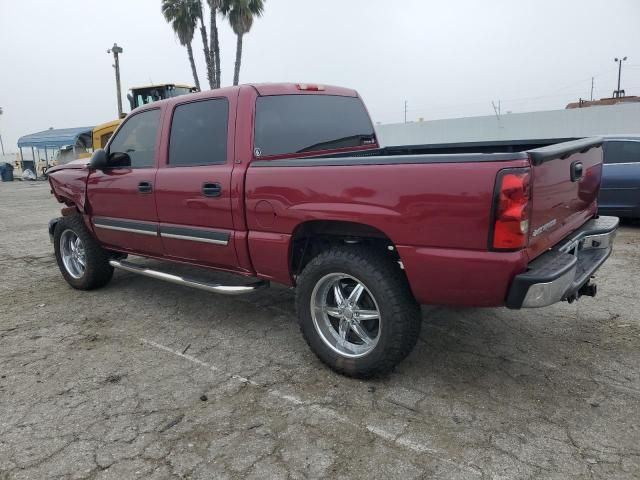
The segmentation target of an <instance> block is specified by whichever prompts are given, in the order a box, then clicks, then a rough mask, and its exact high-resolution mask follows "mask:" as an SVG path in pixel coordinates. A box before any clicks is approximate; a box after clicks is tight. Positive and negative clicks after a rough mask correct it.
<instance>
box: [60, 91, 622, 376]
mask: <svg viewBox="0 0 640 480" xmlns="http://www.w3.org/2000/svg"><path fill="white" fill-rule="evenodd" d="M601 144H602V139H600V138H594V139H581V140H576V141H572V142H566V143H560V144H550V145H546V146H542V147H538V148H534V149H530V150H527V151H517V145H514V144H510V145H508V147H505V146H504V145H496V146H495V147H494V151H492V152H489V153H487V152H488V151H489V150H490V148H489V146H487V145H485V146H484V147H483V152H484V153H478V151H477V150H475V149H474V147H469V146H464V145H460V146H455V145H452V146H449V147H447V148H440V149H439V150H437V151H433V150H429V148H424V149H423V148H421V147H410V146H397V147H386V148H380V147H379V146H378V142H377V139H376V135H375V131H374V128H373V125H372V122H371V120H370V118H369V115H368V114H367V111H366V108H365V106H364V104H363V102H362V100H361V99H360V97H359V96H358V94H357V93H356V92H355V91H353V90H349V89H345V88H339V87H329V86H319V85H308V84H271V85H243V86H239V87H229V88H223V89H218V90H210V91H206V92H201V93H197V94H193V95H185V96H181V97H178V98H172V99H168V100H164V101H160V102H156V103H153V104H150V105H145V106H142V107H140V108H137V109H136V110H135V111H133V112H132V113H131V114H130V115H129V116H128V117H127V118H126V119H125V120H124V122H123V123H122V125H121V126H120V127H119V128H118V130H117V131H116V132H115V134H114V135H113V137H112V138H111V139H110V141H109V143H108V145H107V147H106V150H98V151H96V152H95V153H94V155H93V157H92V158H91V161H90V162H89V163H87V162H86V161H82V160H78V161H75V162H71V163H68V164H66V165H61V166H57V167H54V168H52V169H51V170H50V171H49V182H50V184H51V188H52V192H53V194H54V195H55V197H56V199H57V200H58V201H59V202H62V203H64V204H65V208H63V209H62V217H60V218H55V219H53V220H52V221H51V222H50V224H49V233H50V235H51V238H52V240H53V242H54V248H55V254H56V259H57V261H58V265H59V267H60V270H61V272H62V275H63V277H64V278H65V280H66V281H67V282H68V283H69V284H70V285H71V286H72V287H74V288H77V289H82V290H89V289H94V288H98V287H101V286H103V285H105V284H106V283H108V282H109V281H110V280H111V277H112V275H113V269H114V268H119V269H123V270H126V271H129V272H134V273H137V274H141V275H145V276H148V277H152V278H156V279H162V280H166V281H170V282H174V283H178V284H181V285H187V286H191V287H195V288H200V289H203V290H207V291H212V292H217V293H222V294H233V295H235V294H242V293H247V292H251V291H253V290H255V289H257V288H261V287H264V286H266V285H267V284H268V282H270V281H273V282H278V283H281V284H285V285H290V286H295V287H296V306H297V312H298V318H299V324H300V327H301V330H302V333H303V335H304V337H305V339H306V341H307V342H308V344H309V345H310V347H311V348H312V350H313V351H314V352H315V353H316V354H317V355H318V357H319V358H320V359H321V360H322V361H323V362H325V363H326V364H327V365H329V366H330V367H331V368H333V369H335V370H337V371H339V372H342V373H345V374H348V375H352V376H358V377H368V376H371V375H377V374H380V373H383V372H386V371H389V370H390V369H392V368H393V366H394V365H396V364H397V363H398V362H400V361H401V360H402V359H403V358H404V357H406V356H407V355H408V354H409V352H410V351H411V349H412V348H413V347H414V345H415V343H416V340H417V338H418V333H419V331H420V325H421V320H422V319H421V314H420V308H419V305H420V304H445V305H457V306H480V307H494V306H501V305H506V306H507V307H509V308H515V309H518V308H523V307H543V306H546V305H551V304H553V303H555V302H558V301H561V300H567V301H573V300H576V299H578V298H579V297H580V296H581V295H590V296H594V295H595V293H596V288H595V285H594V284H593V283H592V280H591V279H592V275H593V274H594V273H595V271H596V270H597V269H598V268H599V267H600V266H601V265H602V263H603V262H604V261H605V260H606V259H607V257H608V256H609V254H610V252H611V247H612V242H613V238H614V235H615V231H616V228H617V224H618V219H617V218H615V217H599V218H598V217H596V208H597V203H596V198H597V195H598V189H599V186H600V177H601V170H602V148H601ZM128 254H130V255H136V256H142V257H149V258H154V259H159V260H162V261H165V262H167V263H173V262H178V263H184V264H188V265H192V266H194V267H203V268H206V269H210V270H224V271H228V272H234V273H237V274H240V275H242V276H244V277H249V278H251V279H253V280H252V281H251V282H249V283H240V284H237V285H219V284H213V283H210V282H207V281H205V280H203V278H202V277H200V278H188V277H184V276H179V275H176V274H172V273H169V272H167V271H163V270H162V269H153V268H150V267H149V266H147V265H141V264H139V263H135V262H133V261H130V260H125V257H126V256H127V255H128ZM239 328H241V327H239ZM247 354H250V353H247Z"/></svg>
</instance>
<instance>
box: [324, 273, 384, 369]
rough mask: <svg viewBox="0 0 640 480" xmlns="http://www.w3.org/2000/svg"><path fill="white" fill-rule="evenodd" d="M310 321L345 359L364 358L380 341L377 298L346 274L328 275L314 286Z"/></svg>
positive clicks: (326, 341)
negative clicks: (311, 320)
mask: <svg viewBox="0 0 640 480" xmlns="http://www.w3.org/2000/svg"><path fill="white" fill-rule="evenodd" d="M311 318H312V319H313V325H314V327H315V328H316V331H317V332H318V334H319V335H320V338H322V340H323V341H324V343H326V344H327V346H328V347H329V348H331V349H332V350H333V351H335V352H336V353H338V354H340V355H342V356H344V357H349V358H357V357H363V356H365V355H367V354H368V353H370V352H371V351H372V350H373V349H374V348H375V347H376V345H377V344H378V340H379V339H380V331H381V329H382V322H381V320H382V319H381V317H380V309H379V308H378V304H377V302H376V299H375V298H374V296H373V295H372V294H371V292H370V291H369V289H368V288H367V287H365V286H364V284H363V283H362V282H361V281H360V280H358V279H357V278H355V277H352V276H351V275H347V274H345V273H330V274H329V275H325V276H324V277H322V278H321V279H320V280H319V281H318V283H316V286H315V287H314V289H313V292H312V294H311Z"/></svg>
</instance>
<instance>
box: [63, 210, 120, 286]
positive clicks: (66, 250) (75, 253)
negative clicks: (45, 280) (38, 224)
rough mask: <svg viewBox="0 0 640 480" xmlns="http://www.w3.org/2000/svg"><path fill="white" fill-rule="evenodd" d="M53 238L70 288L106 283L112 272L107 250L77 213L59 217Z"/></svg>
mask: <svg viewBox="0 0 640 480" xmlns="http://www.w3.org/2000/svg"><path fill="white" fill-rule="evenodd" d="M53 242H54V248H55V254H56V260H57V262H58V267H59V268H60V272H61V273H62V276H63V277H64V279H65V280H66V281H67V283H68V284H69V285H71V286H72V287H73V288H77V289H79V290H92V289H94V288H99V287H102V286H104V285H106V284H107V283H109V281H110V280H111V277H112V276H113V267H112V266H111V265H109V259H110V253H109V252H108V251H107V250H105V249H104V248H102V247H101V246H100V245H99V244H98V242H96V240H95V239H94V238H93V236H91V234H90V233H89V231H88V230H87V227H85V225H84V222H83V221H82V218H81V217H80V216H79V215H70V216H67V217H63V218H62V219H60V221H59V222H58V223H57V225H56V228H55V230H54V234H53Z"/></svg>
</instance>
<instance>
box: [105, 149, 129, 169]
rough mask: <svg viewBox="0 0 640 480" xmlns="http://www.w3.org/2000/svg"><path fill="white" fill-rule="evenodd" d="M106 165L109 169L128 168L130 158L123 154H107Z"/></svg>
mask: <svg viewBox="0 0 640 480" xmlns="http://www.w3.org/2000/svg"><path fill="white" fill-rule="evenodd" d="M108 164H109V167H111V168H122V167H130V166H131V157H130V156H129V154H128V153H125V152H113V153H110V154H109V158H108Z"/></svg>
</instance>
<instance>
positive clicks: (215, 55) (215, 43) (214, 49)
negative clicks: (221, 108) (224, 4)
mask: <svg viewBox="0 0 640 480" xmlns="http://www.w3.org/2000/svg"><path fill="white" fill-rule="evenodd" d="M217 13H218V9H217V8H212V9H211V21H210V29H211V37H210V38H211V45H210V47H209V51H210V52H211V59H212V60H213V68H214V71H213V77H214V79H215V88H220V73H221V72H220V39H219V38H218V24H217V22H216V15H217Z"/></svg>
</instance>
